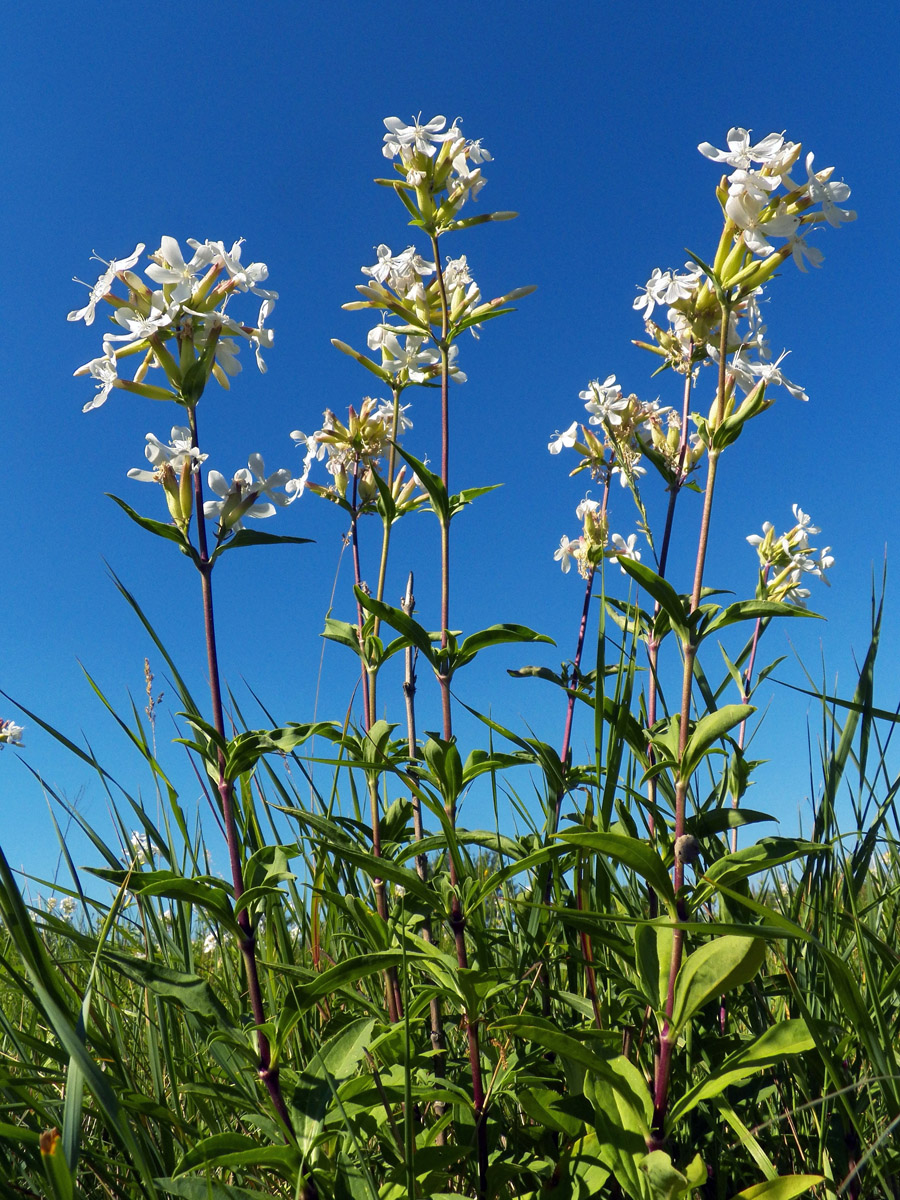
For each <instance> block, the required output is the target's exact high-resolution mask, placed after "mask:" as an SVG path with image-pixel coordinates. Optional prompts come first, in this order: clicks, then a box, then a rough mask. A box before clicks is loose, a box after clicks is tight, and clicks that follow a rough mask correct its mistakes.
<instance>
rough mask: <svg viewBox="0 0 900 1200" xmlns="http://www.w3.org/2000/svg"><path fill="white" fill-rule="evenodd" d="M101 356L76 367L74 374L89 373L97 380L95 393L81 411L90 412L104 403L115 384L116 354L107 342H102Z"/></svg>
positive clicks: (116, 375)
mask: <svg viewBox="0 0 900 1200" xmlns="http://www.w3.org/2000/svg"><path fill="white" fill-rule="evenodd" d="M103 351H104V352H103V356H102V357H101V358H92V359H91V361H90V362H88V363H85V364H84V366H81V367H79V368H78V370H77V371H75V372H74V374H75V375H90V376H91V378H92V379H96V380H97V394H96V395H95V396H94V397H93V398H92V399H91V400H88V402H87V404H85V405H84V406H83V407H82V410H81V411H82V412H90V411H91V409H92V408H99V407H100V405H101V404H105V403H106V397H107V396H108V395H109V393H110V392H111V391H112V389H113V388H114V387H115V386H116V380H117V379H118V374H117V371H116V354H115V351H114V350H113V348H112V346H110V345H109V343H108V342H104V343H103Z"/></svg>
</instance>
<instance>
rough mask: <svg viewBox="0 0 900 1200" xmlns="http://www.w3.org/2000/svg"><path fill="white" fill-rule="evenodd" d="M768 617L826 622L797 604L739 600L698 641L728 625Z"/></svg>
mask: <svg viewBox="0 0 900 1200" xmlns="http://www.w3.org/2000/svg"><path fill="white" fill-rule="evenodd" d="M767 617H815V618H816V619H817V620H820V621H821V620H824V618H823V617H821V616H820V615H819V613H814V612H810V611H809V610H808V609H806V608H798V607H797V605H796V604H782V603H781V602H780V601H778V600H739V601H737V602H736V603H735V604H729V605H728V607H727V608H723V609H722V611H721V612H720V613H719V614H718V616H716V617H713V619H712V620H711V621H710V622H709V624H708V625H706V626H703V627H701V629H700V632H699V634H698V641H702V640H703V638H706V637H709V635H710V634H711V633H718V631H719V630H720V629H724V628H725V626H726V625H734V624H735V623H736V622H737V621H755V620H757V619H762V620H765V619H766V618H767Z"/></svg>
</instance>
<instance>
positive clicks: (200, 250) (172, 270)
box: [145, 237, 216, 304]
mask: <svg viewBox="0 0 900 1200" xmlns="http://www.w3.org/2000/svg"><path fill="white" fill-rule="evenodd" d="M150 257H151V258H152V259H153V260H154V261H153V262H152V263H151V264H150V266H149V267H147V269H146V271H145V274H146V275H148V276H149V278H150V279H152V280H153V282H154V283H159V284H161V285H163V286H164V287H171V288H172V289H173V290H172V292H171V293H170V297H169V298H170V300H171V301H172V302H173V303H175V304H181V303H183V302H184V301H185V300H187V299H189V297H190V296H191V293H192V292H193V290H194V284H193V280H194V279H195V278H196V276H198V275H200V274H201V273H202V272H203V271H205V270H206V268H207V267H208V266H209V265H210V264H211V263H212V261H213V259H214V258H215V257H216V254H215V250H214V248H213V246H212V245H211V244H210V243H209V242H207V243H206V244H205V245H203V246H200V245H198V246H197V248H196V250H195V251H194V257H193V258H192V259H191V261H190V262H189V263H186V262H185V261H184V256H183V255H182V253H181V247H180V246H179V245H178V242H177V241H176V240H175V238H173V237H163V238H161V239H160V243H159V249H158V250H157V251H156V253H155V254H152V255H151V256H150Z"/></svg>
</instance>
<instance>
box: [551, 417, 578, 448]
mask: <svg viewBox="0 0 900 1200" xmlns="http://www.w3.org/2000/svg"><path fill="white" fill-rule="evenodd" d="M577 440H578V422H577V421H573V422H572V424H571V425H570V426H569V428H568V429H567V430H565V432H563V433H559V432H557V434H556V437H555V438H554V439H553V440H552V441H551V442H549V443H548V445H547V449H548V450H549V451H550V453H551V454H559V452H560V450H562V449H563V447H565V449H566V450H571V449H572V447H573V446H574V445H575V443H576V441H577Z"/></svg>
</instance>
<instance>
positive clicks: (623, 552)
mask: <svg viewBox="0 0 900 1200" xmlns="http://www.w3.org/2000/svg"><path fill="white" fill-rule="evenodd" d="M609 540H610V541H611V542H612V544H613V546H614V547H615V554H610V556H609V558H610V561H611V562H618V561H619V559H620V558H630V559H631V561H632V562H640V561H641V552H640V550H636V549H635V542H636V541H637V534H636V533H629V535H628V540H627V541H626V540H625V538H623V537H622V535H621V534H620V533H614V534H613V535H612V537H611V538H610V539H609ZM619 570H620V571H621V572H622V574H623V575H627V574H628V572H627V571H626V570H625V568H624V567H622V566H620V567H619Z"/></svg>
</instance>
